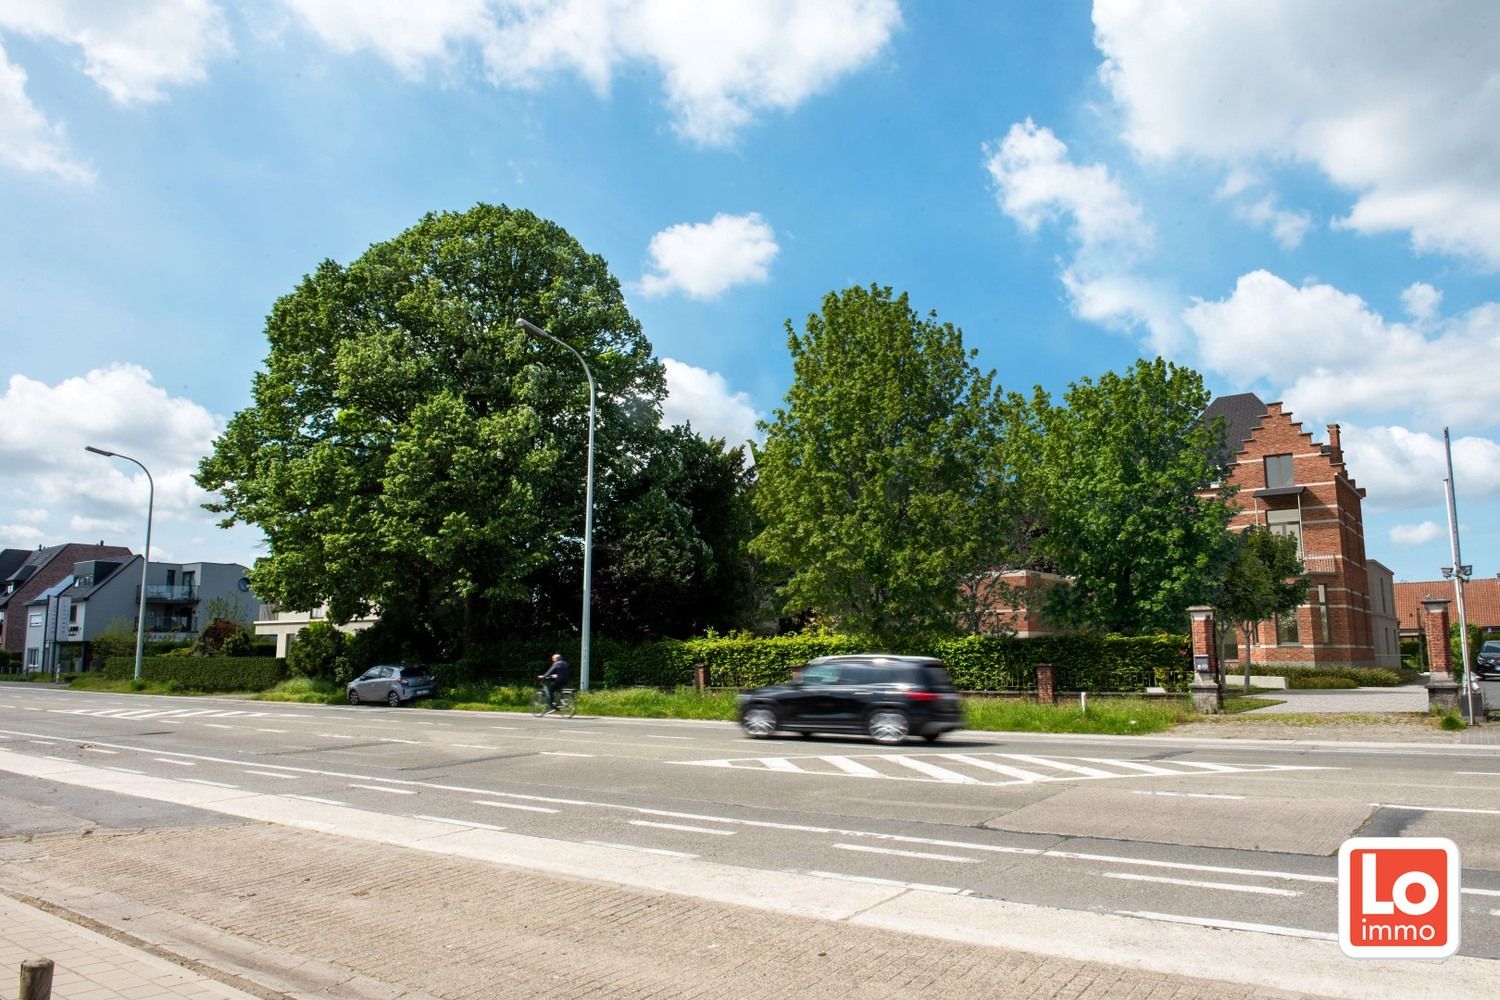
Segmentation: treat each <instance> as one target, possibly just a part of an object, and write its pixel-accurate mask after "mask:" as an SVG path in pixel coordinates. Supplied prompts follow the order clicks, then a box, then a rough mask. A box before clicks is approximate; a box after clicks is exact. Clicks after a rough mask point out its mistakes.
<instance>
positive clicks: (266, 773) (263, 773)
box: [245, 771, 301, 781]
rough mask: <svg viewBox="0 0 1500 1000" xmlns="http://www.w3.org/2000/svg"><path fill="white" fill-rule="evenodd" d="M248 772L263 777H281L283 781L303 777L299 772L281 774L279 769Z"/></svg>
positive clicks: (247, 772)
mask: <svg viewBox="0 0 1500 1000" xmlns="http://www.w3.org/2000/svg"><path fill="white" fill-rule="evenodd" d="M245 773H246V774H258V775H260V776H261V777H262V778H280V779H281V780H282V781H296V780H297V779H298V778H300V777H301V775H299V774H281V773H279V772H277V771H246V772H245Z"/></svg>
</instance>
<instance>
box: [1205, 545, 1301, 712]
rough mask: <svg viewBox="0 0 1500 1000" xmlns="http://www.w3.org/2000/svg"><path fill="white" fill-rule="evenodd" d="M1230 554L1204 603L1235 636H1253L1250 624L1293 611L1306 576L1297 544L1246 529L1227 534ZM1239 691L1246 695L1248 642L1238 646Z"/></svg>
mask: <svg viewBox="0 0 1500 1000" xmlns="http://www.w3.org/2000/svg"><path fill="white" fill-rule="evenodd" d="M1230 538H1231V541H1230V546H1231V548H1230V555H1229V557H1228V560H1227V561H1226V562H1225V563H1224V565H1223V569H1222V571H1221V573H1220V575H1219V579H1218V580H1217V581H1216V582H1215V583H1214V586H1213V589H1212V591H1211V593H1210V600H1211V602H1212V603H1213V605H1214V607H1216V608H1217V609H1218V611H1219V616H1220V618H1222V619H1223V621H1224V622H1226V623H1228V622H1233V623H1235V624H1236V625H1237V626H1238V627H1239V630H1240V635H1242V636H1250V635H1254V634H1255V629H1256V626H1257V625H1258V624H1259V623H1260V622H1263V621H1267V620H1269V619H1270V618H1272V617H1274V616H1276V615H1285V614H1290V613H1292V612H1294V611H1295V610H1296V609H1297V607H1298V606H1299V605H1301V604H1302V602H1303V601H1305V600H1306V599H1307V576H1306V573H1305V570H1304V568H1303V565H1302V557H1301V556H1300V555H1299V554H1298V551H1297V540H1296V539H1295V538H1293V537H1291V536H1290V535H1278V534H1274V533H1272V532H1271V531H1269V530H1268V529H1265V528H1259V527H1251V528H1246V529H1245V530H1244V531H1241V532H1238V533H1237V534H1232V535H1231V536H1230ZM1240 664H1241V667H1242V670H1243V675H1244V690H1245V692H1246V693H1247V694H1248V693H1249V691H1250V670H1251V666H1250V643H1249V642H1241V643H1240Z"/></svg>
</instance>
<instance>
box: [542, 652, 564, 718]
mask: <svg viewBox="0 0 1500 1000" xmlns="http://www.w3.org/2000/svg"><path fill="white" fill-rule="evenodd" d="M536 679H537V680H539V681H541V682H542V687H544V688H546V690H547V712H555V711H557V693H558V692H559V691H561V690H562V689H563V685H564V684H566V683H567V682H568V661H567V660H565V659H563V658H562V654H561V653H553V654H552V665H551V666H550V667H548V668H547V672H546V673H545V674H537V678H536ZM542 714H543V715H545V714H546V712H543V713H542Z"/></svg>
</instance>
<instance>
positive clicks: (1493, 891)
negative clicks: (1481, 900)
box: [1462, 889, 1500, 896]
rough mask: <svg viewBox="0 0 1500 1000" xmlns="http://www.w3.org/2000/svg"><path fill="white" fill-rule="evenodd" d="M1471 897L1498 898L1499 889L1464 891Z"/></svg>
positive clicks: (1499, 894)
mask: <svg viewBox="0 0 1500 1000" xmlns="http://www.w3.org/2000/svg"><path fill="white" fill-rule="evenodd" d="M1462 891H1463V892H1466V893H1468V894H1469V895H1471V896H1500V889H1464V890H1462Z"/></svg>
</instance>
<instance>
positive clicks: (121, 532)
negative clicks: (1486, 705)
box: [0, 0, 1500, 580]
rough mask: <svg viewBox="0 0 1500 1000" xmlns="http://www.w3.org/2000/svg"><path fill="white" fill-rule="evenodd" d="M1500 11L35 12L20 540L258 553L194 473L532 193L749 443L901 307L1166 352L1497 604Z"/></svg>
mask: <svg viewBox="0 0 1500 1000" xmlns="http://www.w3.org/2000/svg"><path fill="white" fill-rule="evenodd" d="M1497 66H1500V7H1496V6H1495V5H1493V4H1491V3H1488V2H1485V0H1474V2H1452V3H1440V2H1430V3H1426V4H1420V5H1413V4H1409V3H1405V2H1399V0H1347V2H1341V0H1324V2H1321V3H1317V4H1307V3H1303V2H1295V0H1281V2H1278V0H1255V2H1249V0H1220V2H1216V3H1212V4H1203V3H1170V2H1151V3H1146V2H1131V0H1100V2H1098V3H1096V4H1094V5H1093V6H1092V7H1091V6H1090V5H1088V4H1086V3H1056V4H1038V3H1028V2H1019V0H1018V2H1009V3H999V2H997V3H986V4H923V5H917V4H913V3H901V4H898V3H897V2H895V0H719V2H715V3H712V4H702V3H696V2H690V0H562V2H557V3H548V2H543V0H429V2H426V3H422V4H410V3H406V2H403V0H258V2H249V3H243V4H230V3H228V2H226V0H140V2H136V3H131V4H103V3H93V2H88V0H0V234H3V236H4V238H3V239H0V303H3V306H4V307H3V308H0V344H3V345H4V349H3V351H0V359H3V360H0V546H13V547H32V546H36V545H39V544H50V543H53V542H60V541H65V540H93V539H97V538H103V539H105V540H107V541H109V542H113V543H118V544H127V545H130V546H132V547H135V548H138V547H139V544H140V541H141V538H140V535H141V525H142V523H143V520H144V493H145V490H144V481H143V480H141V479H139V474H138V472H137V471H136V470H135V468H134V466H131V465H129V464H128V463H124V462H118V461H116V462H109V461H106V460H104V459H100V458H97V457H95V456H92V455H88V454H86V453H85V452H84V451H83V446H84V445H85V444H90V443H92V444H97V445H101V446H104V447H109V448H114V449H116V450H119V451H121V452H124V453H127V454H131V455H134V456H135V457H137V458H139V459H141V460H142V461H144V462H145V463H146V464H147V465H148V466H149V467H150V468H151V469H152V472H153V475H154V476H155V480H156V491H157V494H156V518H155V535H154V538H153V554H154V555H158V556H159V557H160V558H164V559H174V560H194V559H208V560H225V561H252V560H253V559H254V558H255V557H256V555H257V554H259V553H260V552H261V551H263V550H262V549H261V548H260V539H259V535H258V533H257V532H255V531H254V530H252V529H236V530H234V531H228V532H226V531H222V530H220V529H218V528H216V527H215V526H214V524H213V518H212V517H211V516H210V515H208V514H207V513H206V512H203V511H202V510H201V508H200V506H199V505H200V504H201V503H202V502H203V500H204V499H205V496H204V495H203V494H202V493H201V491H199V490H197V488H196V486H194V485H193V483H192V481H191V475H192V471H193V469H194V468H195V466H196V463H197V460H198V458H199V457H201V456H202V455H203V454H205V453H206V451H207V450H208V449H209V448H210V446H211V442H212V440H213V437H214V435H215V433H216V432H217V431H218V430H219V429H220V428H222V426H223V424H224V421H225V420H226V419H227V417H228V416H229V415H230V414H232V413H233V412H234V411H235V410H237V409H239V408H242V407H244V406H245V405H247V404H248V403H249V388H250V377H251V374H252V373H253V372H254V370H255V369H256V367H257V366H258V365H259V364H260V362H261V360H262V359H263V357H264V355H265V353H266V345H265V340H264V336H263V332H262V327H263V322H264V317H265V315H266V313H267V312H268V311H269V309H270V306H271V304H272V302H273V301H274V300H275V299H276V297H277V296H279V295H282V294H285V293H286V292H288V291H290V290H291V289H292V288H293V286H294V285H295V283H296V282H297V280H298V279H299V278H300V277H301V276H302V275H303V274H305V273H307V272H308V271H310V270H312V269H313V268H314V267H315V266H316V265H317V263H318V262H319V261H321V260H323V259H325V258H332V259H335V260H338V261H341V262H348V261H350V260H352V259H353V258H355V257H357V256H358V255H359V254H360V253H361V252H362V251H363V250H364V249H365V248H366V247H368V246H369V245H370V244H371V243H375V242H379V241H382V240H385V239H388V238H390V237H392V236H394V235H395V234H396V233H398V232H400V231H401V230H402V229H404V228H406V227H407V226H409V225H411V224H413V223H414V222H415V221H416V220H417V219H418V218H419V217H420V216H421V215H422V214H423V213H425V212H428V211H436V210H462V209H465V208H468V207H470V206H472V205H473V204H475V203H477V202H481V201H484V202H503V203H506V204H509V205H511V206H515V207H524V208H528V209H531V210H532V211H535V212H537V213H538V214H540V215H542V216H545V217H548V218H550V219H553V220H554V221H556V222H558V223H559V224H561V225H562V226H563V227H565V228H566V229H568V230H569V231H570V232H571V233H572V234H573V235H574V236H575V237H576V238H577V239H578V240H579V241H580V242H581V243H582V244H583V245H584V246H585V247H586V248H587V249H589V250H591V251H593V252H596V253H600V254H602V255H603V256H604V257H605V258H606V259H607V260H608V261H609V264H610V266H611V268H612V270H613V271H614V273H615V275H616V276H617V277H618V278H619V279H620V281H621V283H622V285H623V286H624V288H625V291H626V295H627V297H628V299H629V301H630V304H631V307H632V309H633V311H634V312H635V314H636V315H637V316H638V317H639V318H640V320H641V322H642V324H643V326H644V328H645V331H646V334H647V336H648V337H649V338H650V340H651V342H652V344H653V345H654V347H655V349H656V351H657V353H658V355H659V356H660V357H661V358H662V359H663V360H664V361H665V362H666V363H667V365H668V374H669V387H670V390H671V396H670V398H669V400H668V402H667V416H668V418H669V419H672V420H684V419H688V420H691V422H692V423H693V425H694V426H695V427H697V428H698V429H699V430H701V431H704V432H706V433H713V434H717V435H723V436H727V437H729V438H730V439H731V440H742V439H744V438H746V437H749V436H753V435H754V434H755V430H754V422H755V420H756V419H757V418H758V417H765V416H768V415H769V414H770V412H771V410H772V409H773V408H774V407H775V406H777V405H778V404H779V403H780V402H781V400H782V397H783V395H784V393H785V392H786V389H787V386H788V382H789V379H790V371H791V366H790V360H789V358H788V355H787V351H786V337H785V332H784V323H785V322H786V320H788V319H791V320H792V321H793V322H794V323H796V324H798V325H799V327H800V324H801V323H802V322H803V320H804V319H805V317H806V316H807V314H808V313H810V312H814V311H816V310H817V309H818V308H819V304H820V301H821V298H822V296H823V295H824V294H826V293H827V292H829V291H831V290H835V289H842V288H846V287H848V286H850V285H854V284H862V285H868V284H871V283H878V284H881V285H890V286H892V287H894V288H895V289H897V290H898V291H906V292H908V293H909V294H910V296H911V301H912V303H913V305H914V306H915V307H916V308H917V309H918V310H919V311H921V312H924V313H925V312H926V311H928V310H935V311H936V312H937V314H938V316H939V318H940V319H942V320H945V321H951V322H953V323H955V324H957V325H958V326H959V327H961V328H962V329H963V331H964V335H965V340H966V343H967V344H968V345H969V346H971V347H974V348H977V349H978V351H979V358H978V362H979V364H980V365H981V366H983V367H985V368H994V369H995V370H996V371H997V373H998V376H999V380H1000V382H1001V383H1002V384H1003V385H1005V386H1006V387H1007V388H1014V389H1018V390H1027V389H1029V388H1030V387H1031V386H1032V385H1035V384H1040V385H1042V386H1044V387H1046V388H1047V389H1049V390H1051V391H1053V392H1054V393H1059V392H1061V391H1063V390H1065V388H1066V386H1067V385H1068V383H1069V382H1071V381H1074V380H1076V379H1078V378H1081V377H1084V376H1097V375H1098V374H1100V373H1101V372H1104V371H1106V370H1111V369H1113V370H1120V369H1123V368H1124V367H1126V366H1128V365H1129V364H1130V363H1131V362H1132V361H1133V360H1134V359H1135V358H1136V357H1139V356H1154V355H1156V354H1158V353H1160V354H1163V355H1165V356H1167V357H1168V358H1170V359H1172V360H1174V361H1177V362H1179V363H1182V364H1186V365H1190V366H1192V367H1194V368H1196V369H1198V370H1199V371H1201V372H1203V374H1204V376H1205V378H1206V379H1207V381H1208V383H1209V386H1210V388H1211V389H1212V390H1213V391H1215V392H1216V393H1228V392H1242V391H1254V392H1256V393H1258V394H1259V395H1260V396H1261V398H1262V399H1265V400H1267V401H1270V400H1277V399H1280V400H1283V401H1284V402H1285V403H1286V404H1287V406H1288V407H1289V408H1290V409H1291V410H1293V411H1294V414H1295V416H1296V417H1297V418H1298V419H1301V420H1303V421H1304V426H1305V428H1306V429H1308V430H1310V431H1311V432H1312V433H1313V434H1314V437H1315V439H1316V440H1318V441H1323V440H1326V431H1325V428H1326V425H1327V424H1329V423H1335V422H1336V423H1339V424H1340V425H1341V426H1342V428H1343V432H1342V436H1343V443H1344V449H1345V453H1346V456H1347V457H1348V461H1349V468H1350V472H1351V473H1352V474H1353V476H1354V478H1355V480H1356V481H1357V482H1358V483H1359V485H1361V486H1363V487H1365V488H1366V489H1367V490H1368V493H1369V495H1368V498H1367V500H1366V507H1365V526H1366V547H1367V550H1368V553H1369V555H1370V556H1371V557H1373V558H1376V559H1379V560H1380V561H1382V562H1384V563H1386V564H1387V565H1388V566H1390V567H1391V568H1392V569H1393V570H1395V572H1396V577H1397V579H1407V580H1412V579H1433V578H1435V577H1436V576H1437V571H1438V568H1439V567H1440V566H1444V565H1448V564H1449V563H1451V561H1452V560H1451V556H1450V551H1449V544H1448V532H1447V515H1446V510H1445V505H1444V499H1443V482H1442V480H1443V477H1444V475H1445V472H1444V462H1443V451H1442V434H1443V428H1444V427H1445V426H1446V427H1450V428H1451V430H1452V435H1453V439H1454V462H1455V466H1456V474H1455V482H1456V485H1457V495H1458V506H1459V514H1460V522H1461V528H1462V538H1463V557H1464V562H1466V563H1469V564H1471V565H1473V566H1474V570H1475V573H1476V575H1479V576H1488V575H1491V574H1493V573H1495V572H1496V571H1497V570H1500V558H1497V551H1496V550H1497V546H1500V517H1497V514H1500V443H1497V442H1500V431H1497V428H1500V406H1497V405H1496V403H1495V400H1496V397H1497V394H1496V390H1495V384H1496V380H1497V374H1500V373H1497V369H1500V364H1497V363H1500V285H1497V282H1496V272H1497V269H1500V148H1497V147H1496V145H1495V143H1494V141H1493V123H1494V122H1496V121H1500V85H1497V82H1496V81H1497V79H1500V78H1497V76H1496V71H1495V67H1497Z"/></svg>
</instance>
